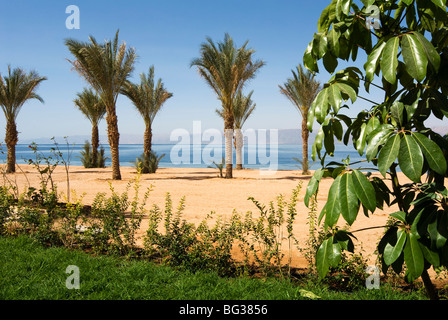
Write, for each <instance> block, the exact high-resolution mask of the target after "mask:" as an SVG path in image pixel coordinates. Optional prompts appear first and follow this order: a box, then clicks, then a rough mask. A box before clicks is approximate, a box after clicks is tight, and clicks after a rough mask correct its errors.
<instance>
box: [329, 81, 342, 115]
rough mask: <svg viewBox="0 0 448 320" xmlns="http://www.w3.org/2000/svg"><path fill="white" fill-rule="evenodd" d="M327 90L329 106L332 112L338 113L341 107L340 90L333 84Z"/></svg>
mask: <svg viewBox="0 0 448 320" xmlns="http://www.w3.org/2000/svg"><path fill="white" fill-rule="evenodd" d="M327 90H328V91H329V93H328V99H329V102H330V104H331V105H332V106H333V111H334V112H335V113H338V111H339V109H340V108H341V105H342V95H341V89H340V88H339V86H338V85H337V84H333V85H331V86H329V87H328V89H327Z"/></svg>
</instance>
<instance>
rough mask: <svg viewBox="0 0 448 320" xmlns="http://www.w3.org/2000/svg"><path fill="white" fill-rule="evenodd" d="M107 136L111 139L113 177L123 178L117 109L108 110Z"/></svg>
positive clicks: (116, 178)
mask: <svg viewBox="0 0 448 320" xmlns="http://www.w3.org/2000/svg"><path fill="white" fill-rule="evenodd" d="M106 121H107V137H108V139H109V146H110V154H111V160H112V179H113V180H121V173H120V154H119V150H118V146H119V142H120V133H119V132H118V120H117V115H116V114H115V109H113V110H107V116H106Z"/></svg>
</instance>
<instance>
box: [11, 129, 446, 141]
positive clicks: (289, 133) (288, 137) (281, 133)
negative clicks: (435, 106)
mask: <svg viewBox="0 0 448 320" xmlns="http://www.w3.org/2000/svg"><path fill="white" fill-rule="evenodd" d="M432 129H433V130H434V131H435V132H437V133H439V134H441V135H445V134H448V126H437V127H433V128H432ZM316 132H317V130H314V132H312V133H310V137H309V140H308V141H309V144H310V145H311V144H312V143H313V141H314V139H315V137H316ZM55 140H56V141H57V142H58V143H59V144H63V143H65V140H64V137H55ZM86 140H87V141H90V136H88V135H78V136H71V137H68V141H69V143H76V144H84V142H85V141H86ZM190 141H191V142H193V139H190ZM266 141H267V142H268V143H269V142H270V137H269V130H268V131H267V140H266ZM31 142H36V143H37V144H51V143H53V142H52V141H51V139H50V138H48V137H42V138H36V139H24V140H20V141H19V144H29V143H31ZM100 143H101V144H104V145H107V143H108V142H107V136H104V135H102V136H100ZM120 143H122V144H143V134H142V135H138V134H120ZM152 143H153V144H176V143H177V141H170V134H156V133H155V134H154V135H153V139H152ZM204 143H207V142H204ZM278 144H297V145H301V144H302V133H301V130H300V129H280V130H278Z"/></svg>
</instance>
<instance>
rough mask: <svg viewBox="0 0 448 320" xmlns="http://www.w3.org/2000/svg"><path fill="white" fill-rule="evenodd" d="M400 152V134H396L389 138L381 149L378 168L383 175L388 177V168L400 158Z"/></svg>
mask: <svg viewBox="0 0 448 320" xmlns="http://www.w3.org/2000/svg"><path fill="white" fill-rule="evenodd" d="M399 152H400V135H398V134H396V135H394V136H393V137H392V138H390V139H389V140H387V142H386V144H385V145H384V147H383V148H382V149H381V150H380V153H379V155H378V169H379V170H380V172H381V174H382V175H383V177H386V173H387V170H389V168H390V166H391V165H392V164H393V163H394V161H395V160H396V159H397V158H398V153H399Z"/></svg>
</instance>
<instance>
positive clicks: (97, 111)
mask: <svg viewBox="0 0 448 320" xmlns="http://www.w3.org/2000/svg"><path fill="white" fill-rule="evenodd" d="M73 102H74V103H75V106H76V107H77V108H78V109H79V110H80V111H81V112H82V113H83V114H84V115H85V116H86V118H87V119H89V121H90V123H91V124H92V139H91V143H92V157H91V163H90V166H91V167H92V168H95V167H97V162H98V147H99V134H98V124H99V122H100V121H101V119H103V118H104V116H105V115H106V106H105V105H104V103H103V101H102V100H101V99H100V97H99V96H98V94H97V93H96V92H94V91H93V90H92V89H87V88H86V89H84V90H83V91H82V92H81V93H78V94H77V98H76V99H75V100H73Z"/></svg>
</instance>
